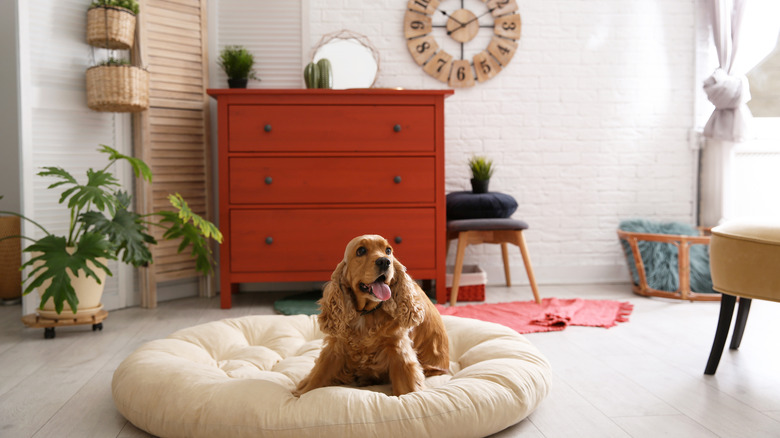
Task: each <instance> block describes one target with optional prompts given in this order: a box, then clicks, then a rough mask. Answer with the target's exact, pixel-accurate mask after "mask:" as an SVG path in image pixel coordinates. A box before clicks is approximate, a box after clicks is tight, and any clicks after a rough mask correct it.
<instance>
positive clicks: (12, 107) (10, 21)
mask: <svg viewBox="0 0 780 438" xmlns="http://www.w3.org/2000/svg"><path fill="white" fill-rule="evenodd" d="M16 41H17V40H16V3H15V2H7V1H6V2H0V59H4V60H6V61H5V62H2V63H0V132H2V133H3V135H2V136H0V154H2V157H3V159H2V160H0V196H3V199H2V200H0V210H8V211H19V206H20V202H21V201H20V196H19V117H18V112H19V111H18V108H17V104H18V99H17V92H18V90H19V77H18V74H17V64H16V62H14V61H15V59H16V52H17V46H16Z"/></svg>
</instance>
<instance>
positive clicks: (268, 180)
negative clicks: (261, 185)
mask: <svg viewBox="0 0 780 438" xmlns="http://www.w3.org/2000/svg"><path fill="white" fill-rule="evenodd" d="M273 182H274V179H273V178H271V177H270V176H267V177H265V183H266V184H268V185H269V186H270V185H271V184H272V183H273Z"/></svg>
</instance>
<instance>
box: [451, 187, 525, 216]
mask: <svg viewBox="0 0 780 438" xmlns="http://www.w3.org/2000/svg"><path fill="white" fill-rule="evenodd" d="M515 210H517V201H515V198H513V197H512V196H510V195H507V194H505V193H498V192H488V193H472V192H452V193H449V194H447V220H450V221H451V220H456V219H482V218H507V217H509V216H512V213H514V212H515Z"/></svg>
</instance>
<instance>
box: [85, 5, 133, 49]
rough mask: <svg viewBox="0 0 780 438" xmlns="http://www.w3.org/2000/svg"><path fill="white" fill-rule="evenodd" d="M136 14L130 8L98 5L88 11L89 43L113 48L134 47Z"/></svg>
mask: <svg viewBox="0 0 780 438" xmlns="http://www.w3.org/2000/svg"><path fill="white" fill-rule="evenodd" d="M134 34H135V14H133V12H132V11H131V10H129V9H125V8H120V7H115V6H98V7H95V8H92V9H90V10H88V11H87V43H88V44H89V45H90V46H94V47H101V48H104V49H113V50H130V49H132V48H133V40H134V38H133V37H134Z"/></svg>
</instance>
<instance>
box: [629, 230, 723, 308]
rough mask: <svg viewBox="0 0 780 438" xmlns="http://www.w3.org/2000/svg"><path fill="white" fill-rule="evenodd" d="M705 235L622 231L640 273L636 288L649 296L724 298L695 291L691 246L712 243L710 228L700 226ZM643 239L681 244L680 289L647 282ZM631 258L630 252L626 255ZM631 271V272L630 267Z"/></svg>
mask: <svg viewBox="0 0 780 438" xmlns="http://www.w3.org/2000/svg"><path fill="white" fill-rule="evenodd" d="M700 232H701V233H702V234H703V235H701V236H681V235H676V234H653V233H633V232H629V231H623V230H618V231H617V234H618V239H619V240H621V241H626V242H627V243H628V245H629V247H630V248H631V255H632V258H633V261H634V266H636V270H637V274H638V276H639V284H632V290H633V291H634V293H635V294H637V295H642V296H646V297H661V298H672V299H677V300H690V301H720V296H721V295H720V294H713V293H700V292H694V291H692V290H691V282H690V277H691V265H690V249H691V245H709V243H710V236H709V235H706V234H707V233H709V230H708V229H700ZM639 241H650V242H659V243H668V244H671V245H674V246H676V247H677V251H678V275H679V279H680V286H679V288H678V289H677V290H676V291H673V292H671V291H664V290H658V289H653V288H652V287H650V286H649V285H648V283H647V274H646V272H645V263H644V262H643V260H642V254H641V253H640V251H639ZM626 257H628V255H626ZM629 273H631V271H630V269H629Z"/></svg>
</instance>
